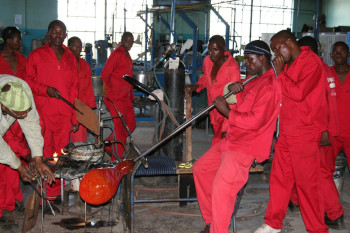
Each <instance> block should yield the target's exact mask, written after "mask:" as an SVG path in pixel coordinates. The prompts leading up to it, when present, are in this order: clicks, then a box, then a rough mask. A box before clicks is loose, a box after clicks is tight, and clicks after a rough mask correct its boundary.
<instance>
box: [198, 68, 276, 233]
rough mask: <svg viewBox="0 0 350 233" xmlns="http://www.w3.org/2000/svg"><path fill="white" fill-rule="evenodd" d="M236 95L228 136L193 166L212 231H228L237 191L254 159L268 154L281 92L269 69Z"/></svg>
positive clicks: (200, 201)
mask: <svg viewBox="0 0 350 233" xmlns="http://www.w3.org/2000/svg"><path fill="white" fill-rule="evenodd" d="M236 97H237V108H236V109H232V110H231V112H230V115H229V118H228V123H229V125H228V129H227V135H226V137H225V138H223V139H221V140H220V141H219V142H218V143H216V144H215V145H213V146H212V147H211V148H210V149H209V150H208V151H207V152H206V153H205V154H204V155H203V156H202V157H201V158H200V159H199V160H198V161H197V162H196V163H195V164H194V166H193V177H194V180H195V185H196V192H197V198H198V203H199V207H200V209H201V212H202V216H203V219H204V222H205V223H206V224H209V223H210V224H211V226H210V232H211V233H228V228H229V225H230V220H231V216H232V213H233V210H234V205H235V201H236V196H237V193H238V192H239V190H240V189H241V188H242V187H243V186H244V185H245V183H246V182H247V180H248V175H249V168H250V166H251V164H252V162H253V161H254V160H255V159H256V160H257V161H259V162H262V161H264V160H265V159H267V158H268V157H269V154H270V149H271V144H272V137H273V132H274V130H275V127H276V119H277V116H278V113H279V111H280V105H281V99H282V93H281V89H280V86H279V84H278V81H277V79H276V76H275V75H274V73H273V70H272V69H270V70H269V71H267V72H266V73H265V74H264V75H262V76H261V77H258V78H256V79H255V80H253V81H251V82H250V83H248V84H247V85H246V86H245V91H244V92H241V93H238V94H237V95H236Z"/></svg>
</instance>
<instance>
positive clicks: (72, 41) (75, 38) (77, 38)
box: [68, 36, 81, 46]
mask: <svg viewBox="0 0 350 233" xmlns="http://www.w3.org/2000/svg"><path fill="white" fill-rule="evenodd" d="M76 40H79V41H80V43H81V39H80V38H79V37H77V36H72V37H71V38H69V40H68V46H71V45H72V44H73V43H74V41H76Z"/></svg>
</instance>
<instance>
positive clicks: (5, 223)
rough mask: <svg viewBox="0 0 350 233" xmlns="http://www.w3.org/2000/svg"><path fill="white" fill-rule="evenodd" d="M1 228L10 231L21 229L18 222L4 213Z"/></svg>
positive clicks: (0, 220) (0, 219)
mask: <svg viewBox="0 0 350 233" xmlns="http://www.w3.org/2000/svg"><path fill="white" fill-rule="evenodd" d="M0 229H1V230H4V231H5V232H9V233H10V232H11V233H12V232H18V230H19V229H18V223H16V222H15V221H13V220H12V219H11V218H8V217H6V216H4V215H3V216H2V217H1V218H0Z"/></svg>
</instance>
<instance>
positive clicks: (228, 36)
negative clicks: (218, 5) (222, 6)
mask: <svg viewBox="0 0 350 233" xmlns="http://www.w3.org/2000/svg"><path fill="white" fill-rule="evenodd" d="M210 9H211V10H212V11H213V12H214V13H215V14H216V16H217V17H218V18H219V19H220V20H221V22H223V23H224V24H225V26H226V33H225V41H226V50H227V51H228V50H229V47H230V45H229V42H230V25H229V24H228V23H227V22H226V21H225V20H224V18H222V16H221V15H220V14H219V12H217V11H216V10H215V9H214V8H213V7H210Z"/></svg>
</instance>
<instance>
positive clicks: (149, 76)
mask: <svg viewBox="0 0 350 233" xmlns="http://www.w3.org/2000/svg"><path fill="white" fill-rule="evenodd" d="M133 78H134V79H136V80H137V81H139V82H140V83H142V84H144V85H146V86H147V87H150V88H153V87H154V82H155V80H154V77H153V73H151V72H143V71H140V72H139V73H136V74H134V75H133Z"/></svg>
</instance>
